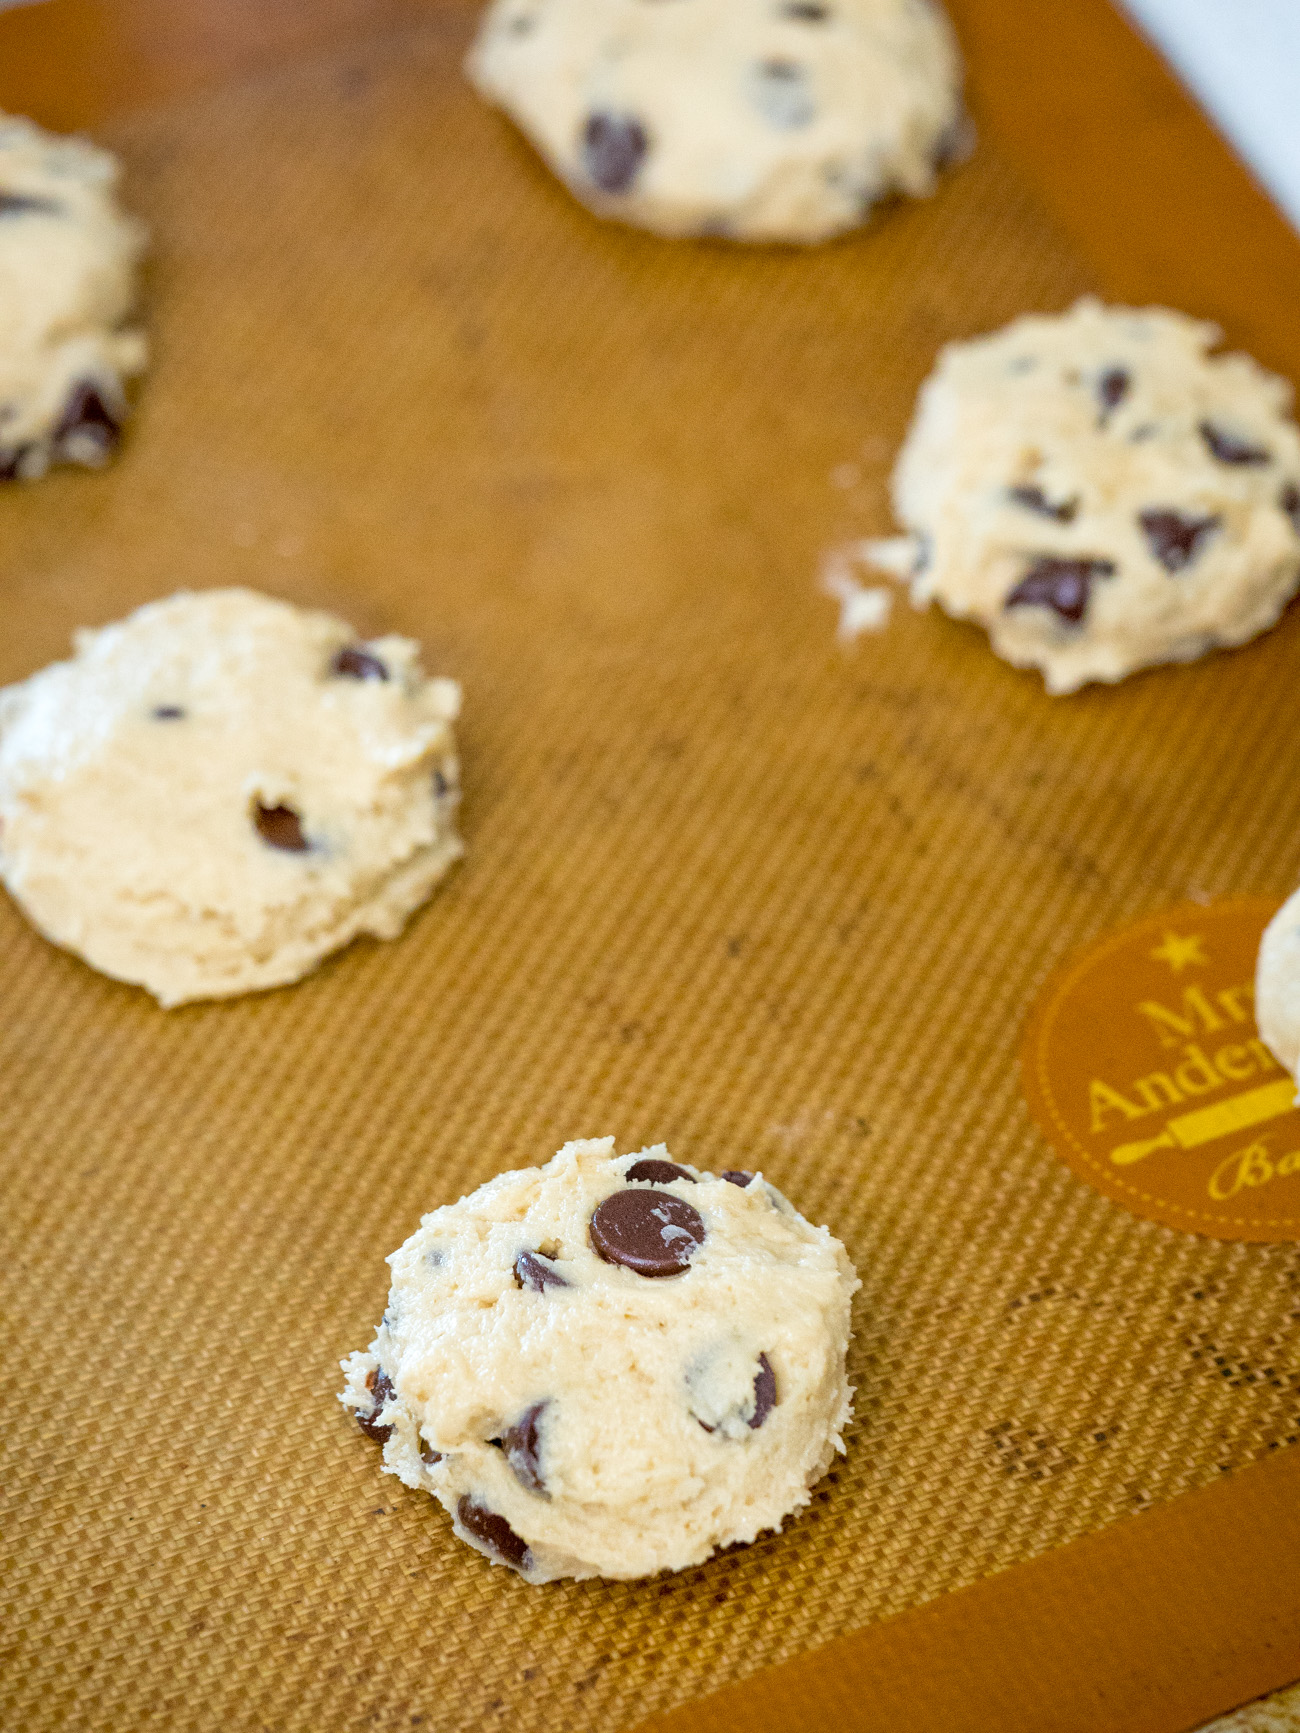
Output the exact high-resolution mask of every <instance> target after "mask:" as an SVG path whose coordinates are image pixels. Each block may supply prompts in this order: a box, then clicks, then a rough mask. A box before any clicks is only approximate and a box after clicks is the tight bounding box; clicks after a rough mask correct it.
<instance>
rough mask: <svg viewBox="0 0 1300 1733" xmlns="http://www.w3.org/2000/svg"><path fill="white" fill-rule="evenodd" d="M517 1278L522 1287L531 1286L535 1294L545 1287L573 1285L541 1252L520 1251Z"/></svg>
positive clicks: (516, 1267)
mask: <svg viewBox="0 0 1300 1733" xmlns="http://www.w3.org/2000/svg"><path fill="white" fill-rule="evenodd" d="M515 1280H516V1281H517V1282H518V1284H519V1286H520V1287H521V1288H531V1289H532V1291H533V1292H534V1293H535V1294H540V1293H541V1292H542V1290H543V1289H544V1288H568V1287H571V1286H572V1283H570V1282H566V1281H565V1279H564V1277H563V1276H562V1275H561V1274H560V1272H559V1271H558V1270H557V1269H556V1267H555V1265H554V1264H553V1263H552V1262H551V1260H550V1259H549V1258H544V1257H543V1256H542V1254H541V1253H540V1252H520V1254H519V1256H518V1257H517V1258H516V1259H515Z"/></svg>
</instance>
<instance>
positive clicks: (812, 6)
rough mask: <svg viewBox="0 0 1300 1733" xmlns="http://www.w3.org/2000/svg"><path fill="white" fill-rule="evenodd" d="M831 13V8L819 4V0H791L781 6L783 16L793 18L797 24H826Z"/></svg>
mask: <svg viewBox="0 0 1300 1733" xmlns="http://www.w3.org/2000/svg"><path fill="white" fill-rule="evenodd" d="M830 15H831V14H830V8H829V7H828V6H819V5H818V4H817V0H789V4H788V5H785V6H783V7H782V8H781V16H782V18H792V19H793V20H794V21H795V23H796V24H824V23H825V22H826V20H827V19H828V18H829V17H830Z"/></svg>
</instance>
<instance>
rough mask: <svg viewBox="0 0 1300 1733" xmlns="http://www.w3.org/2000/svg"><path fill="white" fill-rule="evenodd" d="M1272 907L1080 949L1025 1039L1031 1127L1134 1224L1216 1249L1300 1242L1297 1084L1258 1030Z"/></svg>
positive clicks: (1223, 908)
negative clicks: (1258, 971) (1205, 1237)
mask: <svg viewBox="0 0 1300 1733" xmlns="http://www.w3.org/2000/svg"><path fill="white" fill-rule="evenodd" d="M1278 906H1279V905H1278V903H1276V902H1272V901H1267V900H1265V899H1263V898H1259V897H1249V898H1248V897H1242V898H1236V899H1234V900H1232V901H1228V902H1222V903H1212V904H1210V905H1208V906H1202V905H1200V904H1198V903H1184V904H1182V905H1180V906H1179V907H1178V908H1173V909H1169V910H1167V911H1166V912H1165V913H1163V914H1159V915H1153V916H1152V917H1151V918H1150V919H1149V920H1145V921H1140V922H1139V923H1138V924H1137V925H1136V926H1133V927H1128V928H1126V929H1125V930H1124V931H1123V932H1120V933H1112V934H1110V935H1109V936H1107V937H1106V938H1104V939H1099V940H1098V941H1097V942H1096V943H1095V944H1093V945H1090V946H1088V947H1087V949H1085V950H1083V951H1080V952H1079V953H1078V954H1077V955H1076V956H1074V957H1072V958H1071V959H1070V961H1069V962H1068V963H1067V964H1066V965H1065V966H1064V967H1063V968H1062V969H1061V970H1059V971H1058V973H1057V974H1055V975H1054V976H1053V977H1052V978H1051V980H1049V981H1048V983H1047V985H1046V987H1045V988H1044V990H1043V993H1042V995H1041V996H1040V998H1039V1000H1038V1002H1037V1004H1036V1005H1035V1007H1034V1010H1033V1013H1032V1015H1031V1017H1030V1020H1029V1024H1028V1027H1027V1028H1026V1031H1025V1043H1024V1050H1023V1073H1022V1075H1023V1082H1024V1089H1025V1094H1026V1096H1027V1097H1028V1099H1029V1105H1030V1108H1031V1110H1032V1111H1033V1114H1034V1118H1035V1119H1036V1120H1037V1121H1038V1124H1039V1126H1040V1127H1041V1129H1042V1130H1043V1132H1044V1134H1045V1135H1046V1137H1047V1139H1048V1142H1049V1143H1051V1145H1052V1147H1053V1148H1054V1149H1055V1150H1056V1152H1057V1154H1058V1155H1059V1156H1061V1157H1062V1159H1063V1160H1064V1161H1065V1162H1066V1163H1067V1165H1068V1166H1069V1167H1071V1168H1073V1170H1074V1171H1075V1173H1077V1174H1078V1175H1079V1176H1080V1177H1081V1178H1083V1179H1086V1180H1087V1181H1088V1183H1089V1184H1090V1185H1092V1186H1095V1187H1096V1189H1097V1190H1098V1191H1100V1192H1103V1193H1104V1194H1105V1196H1107V1197H1108V1198H1112V1199H1113V1200H1114V1201H1115V1202H1116V1203H1121V1204H1123V1205H1124V1207H1125V1208H1126V1209H1129V1210H1132V1212H1133V1213H1134V1215H1140V1216H1145V1217H1147V1218H1148V1219H1149V1220H1151V1221H1158V1222H1163V1223H1164V1225H1165V1226H1166V1227H1171V1228H1182V1229H1184V1230H1186V1231H1187V1232H1190V1233H1198V1234H1209V1235H1210V1236H1212V1237H1213V1238H1214V1239H1220V1240H1298V1239H1300V1110H1297V1108H1296V1106H1295V1098H1296V1085H1295V1081H1294V1079H1293V1078H1292V1077H1290V1076H1289V1075H1288V1073H1287V1072H1286V1071H1285V1070H1283V1068H1282V1066H1281V1064H1280V1063H1279V1062H1278V1061H1277V1060H1276V1059H1275V1058H1274V1057H1273V1055H1272V1054H1271V1053H1270V1052H1269V1050H1268V1048H1267V1047H1265V1045H1264V1043H1263V1042H1262V1041H1261V1040H1260V1038H1259V1031H1258V1029H1257V1028H1256V1027H1255V1013H1254V982H1255V957H1256V953H1257V952H1258V950H1259V941H1260V935H1261V934H1262V933H1263V931H1264V928H1265V927H1266V926H1267V925H1268V922H1269V921H1270V920H1271V919H1272V917H1273V915H1274V914H1275V913H1276V912H1277V909H1278Z"/></svg>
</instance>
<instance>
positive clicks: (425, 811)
mask: <svg viewBox="0 0 1300 1733" xmlns="http://www.w3.org/2000/svg"><path fill="white" fill-rule="evenodd" d="M75 642H76V655H75V656H74V657H73V658H72V660H71V661H69V662H56V663H54V664H53V665H52V666H51V667H49V668H46V669H43V670H42V671H41V672H40V673H39V674H34V675H33V676H32V677H31V679H30V680H27V681H25V682H24V683H23V684H22V685H20V686H9V687H6V688H4V689H3V690H0V877H2V878H3V880H4V883H5V884H6V885H7V886H8V888H9V890H10V892H11V893H12V894H13V896H14V897H15V899H16V900H17V901H18V903H19V904H20V905H21V906H22V908H23V910H24V911H25V912H26V914H27V915H28V917H29V918H30V919H31V920H32V922H33V923H34V924H35V925H36V926H37V927H39V928H40V930H41V931H42V932H43V933H44V934H45V935H46V937H47V938H50V939H53V940H54V942H55V943H56V944H59V945H66V946H67V948H68V949H69V950H72V951H77V952H78V953H79V954H80V955H81V956H83V957H84V958H85V959H86V961H87V962H88V963H91V964H93V965H94V967H95V968H97V969H102V970H103V971H104V973H105V974H107V975H114V976H116V977H117V978H118V979H119V980H122V981H135V982H138V983H139V984H140V985H141V986H144V987H147V988H148V989H149V991H150V992H151V993H152V994H153V995H154V997H155V998H156V999H157V1000H158V1001H159V1003H160V1004H163V1005H179V1004H182V1003H183V1002H184V1001H185V1000H187V999H215V998H222V997H225V996H226V995H228V994H232V993H247V992H250V991H252V990H253V989H255V988H259V987H275V986H279V985H281V984H282V983H283V982H286V981H296V980H298V978H299V977H300V976H302V975H305V974H306V973H307V972H308V970H310V969H312V968H313V967H314V966H315V965H316V964H317V963H318V962H319V961H320V960H321V958H322V957H324V956H326V955H328V954H329V952H331V951H336V950H338V948H339V947H340V946H341V945H346V944H347V943H348V941H349V940H350V939H353V938H355V937H356V936H357V934H358V933H372V934H373V935H374V936H375V937H376V938H382V939H391V938H395V937H396V936H397V934H398V933H399V932H400V931H401V929H402V924H403V922H404V921H405V920H406V917H407V916H408V915H409V914H410V913H411V911H412V910H413V909H415V908H418V907H419V905H420V904H421V903H422V902H423V901H424V900H425V898H426V897H427V896H428V895H429V893H430V891H431V890H432V888H433V886H434V885H435V884H436V883H437V881H438V880H439V879H440V878H441V877H442V875H443V874H444V873H445V872H446V870H447V868H448V867H449V866H450V865H451V863H452V862H453V861H454V860H456V859H457V857H458V856H459V855H460V854H461V852H462V850H461V844H460V842H459V840H458V839H457V836H456V831H455V826H454V816H455V808H456V802H457V765H456V750H455V741H454V738H453V735H452V726H451V725H452V722H453V720H454V719H455V716H456V713H457V710H458V708H459V703H460V689H459V687H458V686H457V685H456V684H455V682H454V681H452V680H430V679H426V677H425V676H424V674H423V673H422V672H421V670H420V665H419V659H418V655H419V652H418V646H417V645H415V644H413V643H412V642H411V641H410V639H408V638H376V639H374V640H373V641H372V642H370V643H367V644H361V643H358V642H357V640H356V637H355V635H354V633H353V632H352V629H351V628H350V627H349V626H348V625H347V624H346V623H345V622H344V621H343V620H338V619H335V618H334V617H333V615H331V614H316V613H307V612H305V611H304V610H303V609H300V608H293V607H289V606H288V605H287V604H286V603H284V602H277V601H272V600H271V599H270V597H268V596H260V595H257V594H256V593H255V592H253V591H252V590H212V591H208V592H206V593H204V594H200V595H188V594H185V593H182V594H180V595H176V596H171V597H169V598H168V599H167V600H166V601H161V602H151V603H150V604H149V605H148V606H147V607H143V608H141V609H139V610H138V611H137V612H136V613H134V614H132V615H131V616H130V617H129V618H128V619H126V620H123V621H121V622H120V623H119V624H117V625H113V626H105V627H104V628H103V629H102V630H101V631H95V632H78V633H77V635H76V640H75Z"/></svg>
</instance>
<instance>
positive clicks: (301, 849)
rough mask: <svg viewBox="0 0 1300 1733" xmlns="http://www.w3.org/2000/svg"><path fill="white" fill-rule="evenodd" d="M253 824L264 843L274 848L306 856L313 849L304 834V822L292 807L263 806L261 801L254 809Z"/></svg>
mask: <svg viewBox="0 0 1300 1733" xmlns="http://www.w3.org/2000/svg"><path fill="white" fill-rule="evenodd" d="M253 823H254V824H255V825H256V826H257V834H258V835H259V836H260V837H261V839H262V841H263V842H265V843H269V844H270V845H271V847H272V848H282V849H285V850H286V851H287V852H288V853H290V854H304V853H306V851H307V850H308V849H309V848H310V847H311V844H310V843H309V842H308V841H307V838H306V837H305V836H304V835H303V834H302V820H301V819H300V818H299V817H298V814H297V813H296V812H295V811H294V810H293V808H292V807H291V806H263V805H262V803H261V801H260V800H259V801H258V803H257V805H256V806H255V807H254V808H253Z"/></svg>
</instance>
